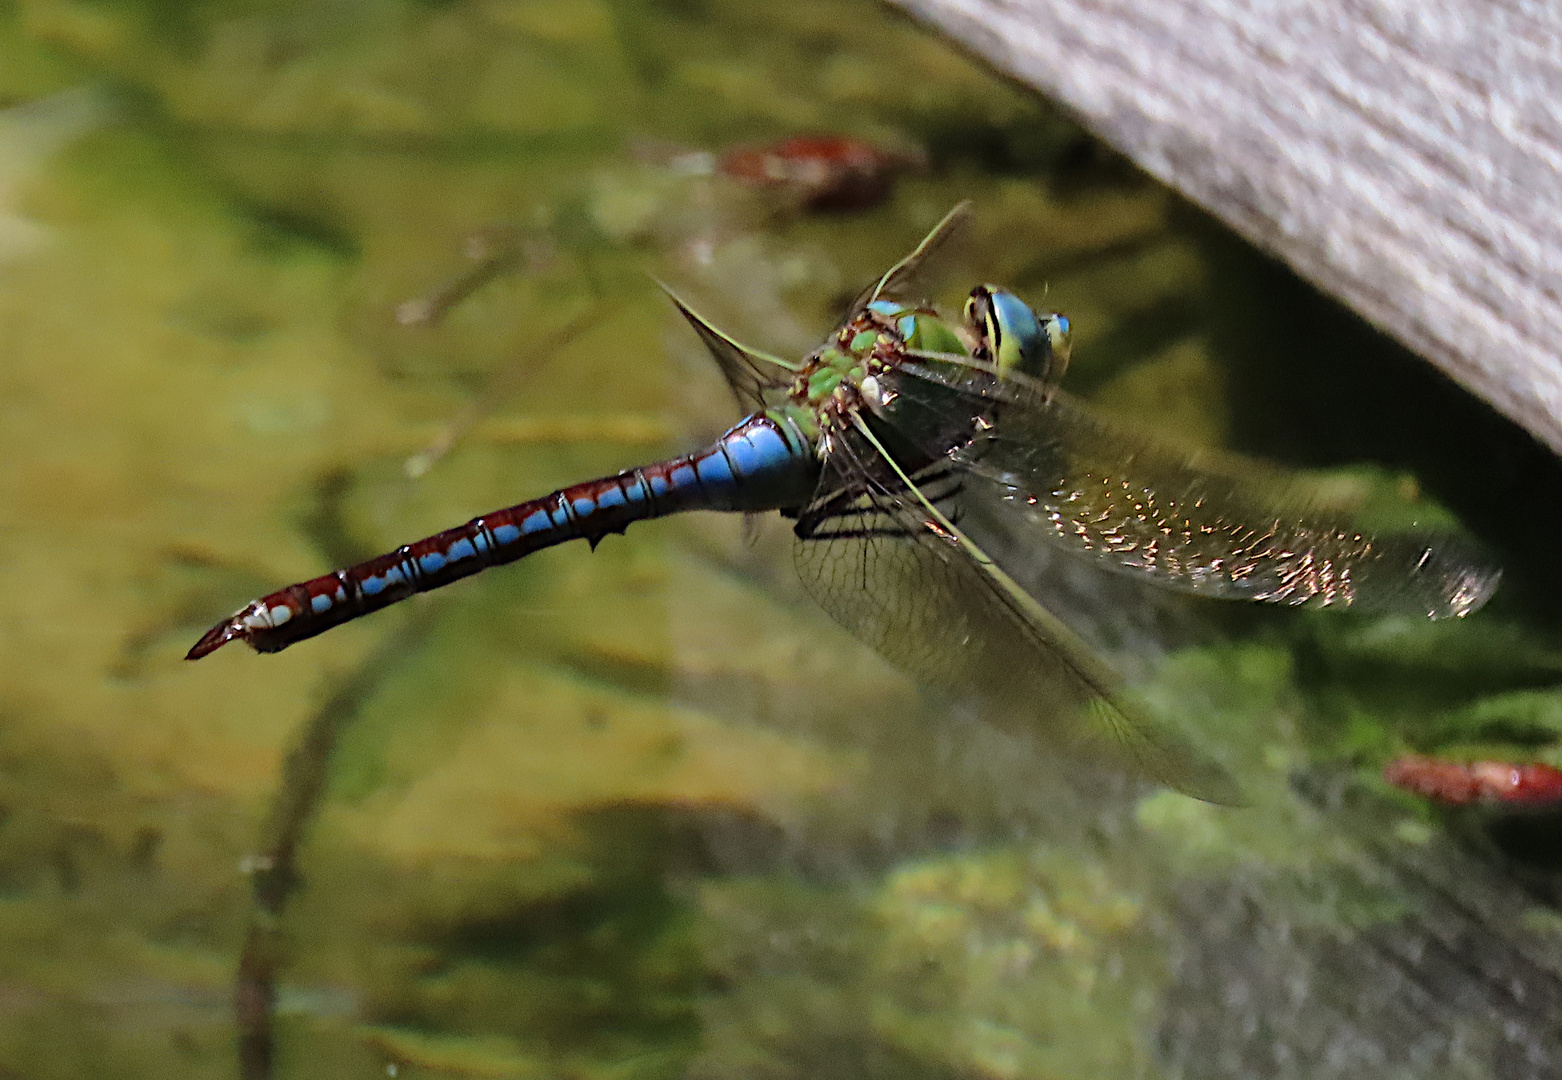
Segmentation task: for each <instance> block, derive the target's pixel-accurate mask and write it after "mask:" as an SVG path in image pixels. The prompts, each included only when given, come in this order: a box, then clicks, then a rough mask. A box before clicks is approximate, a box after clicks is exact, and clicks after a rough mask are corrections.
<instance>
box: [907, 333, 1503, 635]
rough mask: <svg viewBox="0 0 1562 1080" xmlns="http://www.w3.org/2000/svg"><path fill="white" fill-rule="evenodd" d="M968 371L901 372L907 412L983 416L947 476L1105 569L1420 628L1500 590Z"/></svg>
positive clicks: (1298, 498)
mask: <svg viewBox="0 0 1562 1080" xmlns="http://www.w3.org/2000/svg"><path fill="white" fill-rule="evenodd" d="M980 366H981V365H977V364H975V363H973V362H967V363H966V364H965V365H964V367H963V369H962V368H957V369H955V370H956V374H953V375H951V374H950V373H949V370H948V365H945V366H944V368H942V369H941V368H940V367H937V366H934V365H923V364H912V365H908V367H907V368H906V369H904V370H903V373H902V374H903V376H904V377H903V379H902V386H903V387H904V389H905V391H906V396H907V397H908V398H909V399H910V400H911V401H912V402H914V401H915V400H917V396H918V394H919V392H920V393H922V394H923V395H924V396H926V395H927V393H928V392H929V391H932V392H933V393H934V394H935V395H936V396H941V397H947V394H948V392H949V391H950V390H951V389H953V390H955V391H956V392H958V393H961V394H963V395H964V396H966V397H967V399H968V401H971V402H974V403H979V404H980V406H981V407H982V408H984V409H985V410H987V414H988V415H989V416H990V418H991V420H990V423H989V424H988V425H986V428H985V430H983V431H981V432H980V433H979V434H978V435H977V437H976V438H975V439H974V440H973V441H972V442H971V443H970V444H969V445H967V446H965V447H963V448H959V449H957V450H956V451H955V452H954V458H955V459H956V460H957V461H958V462H959V464H960V466H961V468H963V469H964V470H966V471H967V472H968V473H969V474H970V475H971V476H972V477H973V478H980V479H981V480H985V481H988V482H990V483H992V484H995V485H996V486H997V487H998V488H999V490H1000V492H1001V494H1002V496H1003V499H1004V501H1005V502H1006V503H1007V504H1008V505H1009V506H1010V507H1011V508H1013V509H1014V510H1015V511H1016V512H1017V513H1018V514H1020V515H1021V516H1022V517H1024V518H1025V519H1026V520H1027V521H1028V522H1030V523H1031V524H1032V526H1033V527H1035V528H1039V529H1040V530H1041V531H1042V532H1043V534H1044V535H1046V536H1047V537H1048V538H1049V539H1052V540H1054V541H1056V542H1057V543H1059V544H1061V545H1063V546H1064V547H1066V548H1069V549H1071V550H1073V551H1076V552H1080V553H1083V554H1086V555H1090V556H1093V557H1095V558H1097V559H1099V560H1100V561H1101V563H1102V564H1103V565H1104V566H1106V567H1107V568H1108V569H1111V570H1116V571H1121V572H1123V573H1127V574H1132V575H1136V576H1140V577H1143V578H1145V579H1147V580H1148V581H1150V582H1151V583H1153V584H1155V585H1158V586H1160V587H1162V588H1170V589H1177V590H1180V591H1184V592H1191V593H1198V594H1200V595H1204V596H1211V597H1219V598H1223V599H1238V600H1258V601H1264V602H1268V603H1275V604H1289V605H1301V604H1310V605H1315V606H1319V607H1330V606H1332V607H1355V608H1361V609H1365V610H1369V611H1373V612H1377V613H1382V614H1406V615H1417V616H1421V617H1424V618H1433V619H1441V618H1448V617H1451V616H1453V617H1457V616H1463V615H1467V614H1469V613H1470V612H1472V611H1475V610H1476V609H1477V608H1479V607H1480V606H1481V605H1482V604H1484V603H1485V602H1486V601H1487V600H1488V599H1489V598H1490V597H1491V594H1492V593H1493V592H1494V591H1495V590H1496V588H1497V583H1498V581H1499V580H1500V578H1501V576H1502V575H1501V571H1500V570H1498V569H1497V568H1496V567H1495V566H1493V565H1491V564H1490V562H1489V561H1487V559H1486V558H1485V557H1484V556H1483V555H1482V554H1481V552H1480V551H1479V549H1478V548H1477V547H1476V546H1475V545H1474V544H1472V543H1471V542H1470V541H1468V540H1466V539H1464V538H1462V537H1459V536H1454V535H1445V534H1436V533H1402V534H1388V535H1381V536H1377V535H1372V534H1370V533H1367V532H1363V531H1362V530H1360V529H1358V528H1356V527H1354V526H1353V525H1352V524H1351V523H1350V521H1349V520H1348V518H1346V517H1345V516H1344V515H1341V514H1339V513H1337V512H1331V511H1330V510H1328V509H1320V508H1318V507H1316V506H1315V505H1313V504H1312V503H1311V502H1310V501H1309V500H1308V498H1307V497H1306V495H1305V494H1304V493H1303V491H1302V489H1301V487H1300V486H1299V485H1298V484H1297V483H1296V482H1295V481H1294V480H1289V479H1287V478H1286V476H1285V475H1284V474H1283V473H1280V472H1279V471H1277V470H1273V469H1270V468H1267V467H1265V466H1263V465H1260V464H1258V463H1255V462H1250V461H1238V460H1234V459H1232V458H1228V457H1223V456H1221V455H1216V454H1204V453H1190V452H1187V451H1183V450H1179V449H1176V448H1172V447H1169V446H1166V445H1164V444H1161V443H1159V442H1157V441H1155V440H1154V439H1151V438H1147V437H1145V436H1142V435H1139V434H1137V433H1135V432H1133V431H1130V430H1126V429H1124V428H1122V427H1119V426H1118V425H1115V424H1112V423H1110V422H1108V421H1106V420H1103V419H1102V418H1100V417H1098V416H1095V415H1093V414H1091V413H1090V412H1089V411H1087V410H1086V409H1085V408H1084V407H1082V406H1080V405H1078V404H1076V403H1075V402H1074V401H1072V400H1071V399H1070V398H1069V397H1068V396H1067V395H1065V394H1063V393H1061V392H1060V391H1058V390H1056V389H1054V388H1051V387H1042V386H1040V385H1039V384H1037V383H1035V382H1033V381H1031V380H1028V379H1025V378H1023V377H1020V376H1016V375H1013V374H1010V375H1008V376H1005V377H1004V378H1003V379H1002V380H1001V381H1000V380H997V379H996V378H994V377H990V376H985V373H983V372H981V371H980V370H973V369H979V368H980ZM978 375H980V376H983V377H981V378H977V377H975V376H978ZM919 382H921V383H924V384H932V385H928V386H927V387H926V388H925V389H923V388H920V387H918V385H917V384H918V383H919Z"/></svg>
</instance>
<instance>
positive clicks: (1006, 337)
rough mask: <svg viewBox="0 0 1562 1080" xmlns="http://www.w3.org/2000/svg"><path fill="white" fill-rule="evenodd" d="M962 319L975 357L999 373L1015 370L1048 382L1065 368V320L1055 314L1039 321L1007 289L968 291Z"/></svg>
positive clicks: (1066, 344)
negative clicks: (973, 340) (974, 341)
mask: <svg viewBox="0 0 1562 1080" xmlns="http://www.w3.org/2000/svg"><path fill="white" fill-rule="evenodd" d="M965 320H966V324H967V326H968V327H969V328H970V330H971V332H972V333H973V334H975V335H976V339H977V349H976V352H977V356H978V358H979V359H983V360H988V361H990V362H991V363H992V364H993V365H994V366H995V367H996V368H997V369H998V371H999V373H1000V374H1003V373H1006V372H1010V371H1019V372H1023V373H1024V374H1026V375H1029V376H1030V377H1031V378H1033V379H1042V380H1050V379H1056V378H1058V377H1059V376H1060V375H1062V374H1063V369H1064V368H1065V367H1067V366H1068V353H1069V322H1068V319H1067V318H1066V317H1064V316H1062V315H1057V314H1053V315H1048V316H1046V317H1045V318H1042V317H1041V316H1038V315H1037V314H1036V312H1034V311H1033V310H1031V308H1030V305H1028V304H1026V303H1025V301H1023V300H1021V299H1020V298H1019V297H1018V296H1016V295H1014V294H1013V293H1012V292H1009V291H1008V290H1007V289H1000V288H998V287H996V286H994V285H978V286H977V287H976V288H975V289H972V290H971V298H970V299H969V300H968V301H966V305H965Z"/></svg>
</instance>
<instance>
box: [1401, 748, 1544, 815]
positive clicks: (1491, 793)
mask: <svg viewBox="0 0 1562 1080" xmlns="http://www.w3.org/2000/svg"><path fill="white" fill-rule="evenodd" d="M1383 779H1385V780H1387V781H1388V782H1389V783H1391V784H1393V785H1394V786H1395V787H1397V788H1402V789H1404V790H1405V791H1411V792H1414V793H1415V794H1417V795H1420V796H1422V797H1423V798H1427V799H1433V800H1436V801H1437V802H1444V803H1450V804H1452V805H1455V806H1466V805H1468V804H1470V803H1489V802H1497V803H1519V804H1525V805H1531V806H1544V805H1551V804H1553V803H1559V802H1562V770H1558V769H1553V768H1552V767H1551V766H1550V765H1540V764H1535V763H1531V764H1527V765H1515V764H1513V763H1511V762H1506V761H1473V762H1460V761H1440V760H1438V759H1437V758H1432V757H1422V756H1420V755H1418V754H1406V755H1405V756H1403V757H1397V758H1395V759H1394V760H1393V761H1390V762H1389V763H1388V764H1387V765H1385V766H1384V767H1383Z"/></svg>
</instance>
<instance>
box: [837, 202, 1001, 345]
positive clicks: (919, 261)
mask: <svg viewBox="0 0 1562 1080" xmlns="http://www.w3.org/2000/svg"><path fill="white" fill-rule="evenodd" d="M971 219H972V213H971V202H970V200H969V199H967V200H965V201H964V202H961V203H958V204H956V205H955V207H954V208H953V209H951V210H950V211H949V213H947V214H945V215H944V216H943V218H942V219H941V220H940V221H939V223H938V224H937V225H934V226H933V228H932V231H931V232H929V233H928V234H927V235H926V236H924V237H923V238H922V241H921V242H920V243H919V244H917V246H916V247H915V248H914V249H912V251H911V253H910V254H909V255H907V256H906V257H905V258H903V259H901V260H900V261H899V262H897V263H896V264H895V265H894V266H892V267H890V268H889V269H888V270H886V271H885V272H884V273H883V275H881V276H880V277H879V279H878V280H877V281H875V282H873V283H872V284H871V285H869V286H868V287H867V288H865V289H863V290H862V291H861V292H860V293H858V294H857V295H856V296H855V297H854V298H853V299H852V302H851V304H850V305H849V306H848V307H847V309H846V317H845V318H844V319H842V320H841V325H842V326H844V325H846V324H847V323H849V322H851V321H852V319H854V318H856V317H857V314H858V313H859V312H860V311H862V309H863V308H865V307H867V306H868V305H869V304H871V303H873V301H875V300H905V301H909V302H911V303H920V302H923V301H926V300H928V299H930V298H931V296H932V293H933V291H934V290H935V288H936V287H937V285H938V281H937V279H938V278H939V277H941V276H942V272H943V270H944V268H945V267H946V266H947V264H948V261H949V259H950V258H951V257H952V256H953V255H954V253H955V252H957V251H958V250H959V249H960V248H961V247H962V246H963V245H964V243H965V241H966V239H967V238H968V237H969V235H970V229H971Z"/></svg>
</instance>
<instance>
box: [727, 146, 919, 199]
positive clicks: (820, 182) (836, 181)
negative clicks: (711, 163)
mask: <svg viewBox="0 0 1562 1080" xmlns="http://www.w3.org/2000/svg"><path fill="white" fill-rule="evenodd" d="M918 164H920V159H919V158H918V156H917V155H915V154H911V153H908V152H906V151H898V150H887V149H885V148H883V147H879V146H875V145H873V144H872V143H870V142H864V141H863V140H861V139H853V138H851V137H849V136H846V135H797V136H794V137H792V138H790V139H783V140H781V141H780V142H777V143H771V144H769V145H766V146H739V147H734V148H733V149H731V150H728V151H726V152H725V153H724V154H722V155H721V157H720V158H718V159H717V162H716V171H717V172H719V173H721V174H722V175H723V176H726V177H728V178H730V179H732V180H736V181H737V182H738V183H740V184H748V185H750V186H752V187H770V188H783V189H786V190H788V191H790V192H792V193H794V194H795V195H796V196H797V197H798V198H799V199H800V200H801V201H802V203H803V205H804V206H805V207H807V208H808V209H809V210H865V209H867V208H868V207H871V206H875V205H877V204H878V203H879V202H881V201H882V200H883V199H884V197H885V196H886V195H888V194H889V190H890V186H891V185H892V184H893V183H894V181H895V177H896V176H897V175H898V174H899V173H902V172H904V171H906V170H907V169H910V168H913V167H915V166H917V165H918Z"/></svg>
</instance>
